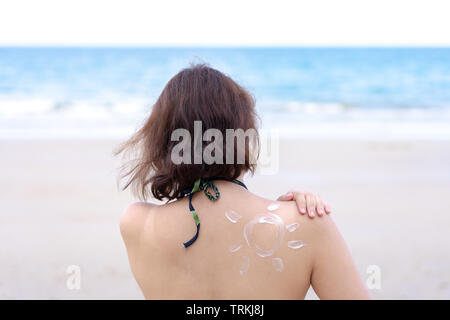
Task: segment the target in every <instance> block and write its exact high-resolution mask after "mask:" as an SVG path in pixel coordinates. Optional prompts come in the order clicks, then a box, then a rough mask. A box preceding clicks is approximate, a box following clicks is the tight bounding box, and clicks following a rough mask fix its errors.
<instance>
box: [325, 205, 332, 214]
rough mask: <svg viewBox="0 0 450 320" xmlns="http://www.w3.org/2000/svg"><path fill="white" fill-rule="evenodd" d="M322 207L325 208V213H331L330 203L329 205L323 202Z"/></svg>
mask: <svg viewBox="0 0 450 320" xmlns="http://www.w3.org/2000/svg"><path fill="white" fill-rule="evenodd" d="M324 209H325V212H326V213H327V214H330V213H331V208H330V205H329V204H328V203H325V204H324Z"/></svg>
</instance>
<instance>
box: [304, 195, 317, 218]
mask: <svg viewBox="0 0 450 320" xmlns="http://www.w3.org/2000/svg"><path fill="white" fill-rule="evenodd" d="M306 209H307V210H308V215H309V217H310V218H314V217H315V216H316V214H315V211H316V198H315V196H314V195H313V194H310V193H308V194H307V195H306Z"/></svg>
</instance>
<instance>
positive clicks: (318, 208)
mask: <svg viewBox="0 0 450 320" xmlns="http://www.w3.org/2000/svg"><path fill="white" fill-rule="evenodd" d="M316 211H317V214H318V215H319V216H323V215H324V214H325V209H324V207H323V201H322V199H321V198H320V197H319V196H318V195H316Z"/></svg>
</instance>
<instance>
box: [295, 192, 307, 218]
mask: <svg viewBox="0 0 450 320" xmlns="http://www.w3.org/2000/svg"><path fill="white" fill-rule="evenodd" d="M294 199H295V202H296V203H297V208H298V211H300V213H301V214H305V213H306V198H305V194H304V193H303V192H294Z"/></svg>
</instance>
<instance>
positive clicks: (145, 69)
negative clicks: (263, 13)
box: [0, 47, 450, 139]
mask: <svg viewBox="0 0 450 320" xmlns="http://www.w3.org/2000/svg"><path fill="white" fill-rule="evenodd" d="M190 63H208V64H209V65H210V66H212V67H214V68H217V69H219V70H220V71H222V72H224V73H226V74H228V75H230V76H231V77H232V78H233V79H234V80H236V81H237V82H238V83H240V84H241V85H243V86H244V87H246V88H247V89H248V90H249V91H250V92H251V93H252V94H253V95H254V97H255V98H256V102H257V109H258V113H259V115H260V117H261V120H262V128H263V129H273V130H278V131H279V132H280V133H281V135H283V136H285V137H295V138H327V139H328V138H349V139H360V138H364V139H366V138H370V139H372V138H373V139H450V48H151V47H149V48H83V47H80V48H46V47H42V48H27V47H24V48H8V47H0V138H3V139H8V138H89V139H91V138H110V137H111V138H122V137H126V136H128V135H129V134H131V133H132V132H133V131H134V130H135V129H136V128H137V127H138V126H139V124H141V123H142V121H143V120H144V119H145V117H146V116H147V115H148V114H149V112H150V111H151V106H152V104H153V103H154V101H155V100H156V99H157V97H158V95H159V93H160V92H161V90H162V89H163V87H164V85H165V84H166V82H167V81H168V80H169V79H170V78H171V77H172V76H173V75H175V74H176V73H177V72H178V71H179V70H180V69H182V68H184V67H187V66H189V64H190Z"/></svg>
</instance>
